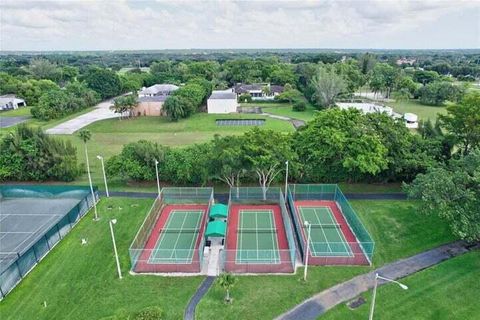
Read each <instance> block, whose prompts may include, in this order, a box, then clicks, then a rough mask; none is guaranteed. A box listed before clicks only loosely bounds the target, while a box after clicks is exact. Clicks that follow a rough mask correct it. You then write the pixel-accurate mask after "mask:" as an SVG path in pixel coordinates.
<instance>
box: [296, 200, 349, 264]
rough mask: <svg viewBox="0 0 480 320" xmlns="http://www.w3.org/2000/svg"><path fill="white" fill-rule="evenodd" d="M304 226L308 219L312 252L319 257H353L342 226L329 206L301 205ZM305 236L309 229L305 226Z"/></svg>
mask: <svg viewBox="0 0 480 320" xmlns="http://www.w3.org/2000/svg"><path fill="white" fill-rule="evenodd" d="M299 211H300V216H301V218H302V226H304V225H305V221H308V222H309V223H310V224H311V225H312V227H311V233H310V252H311V255H312V256H317V257H353V253H352V251H351V250H350V246H349V245H348V242H347V240H346V239H345V237H344V236H343V233H342V231H341V227H345V226H340V225H339V224H338V223H337V221H336V220H335V217H334V216H333V212H332V210H330V208H329V207H299ZM304 230H305V236H306V235H307V230H306V228H305V227H304Z"/></svg>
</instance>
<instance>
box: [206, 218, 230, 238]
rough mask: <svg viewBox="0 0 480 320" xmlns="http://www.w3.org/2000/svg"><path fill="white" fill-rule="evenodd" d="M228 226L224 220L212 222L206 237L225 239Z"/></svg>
mask: <svg viewBox="0 0 480 320" xmlns="http://www.w3.org/2000/svg"><path fill="white" fill-rule="evenodd" d="M226 228H227V224H226V223H225V222H224V221H222V220H215V221H210V222H209V223H208V225H207V231H206V232H205V237H225V230H226Z"/></svg>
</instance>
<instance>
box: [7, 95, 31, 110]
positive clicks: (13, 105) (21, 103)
mask: <svg viewBox="0 0 480 320" xmlns="http://www.w3.org/2000/svg"><path fill="white" fill-rule="evenodd" d="M26 106H27V103H26V102H25V100H23V99H20V98H18V97H17V96H15V95H14V94H6V95H4V96H0V111H5V110H12V109H18V108H19V107H26Z"/></svg>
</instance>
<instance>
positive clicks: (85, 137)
mask: <svg viewBox="0 0 480 320" xmlns="http://www.w3.org/2000/svg"><path fill="white" fill-rule="evenodd" d="M78 137H79V138H80V140H82V141H83V146H84V147H85V160H86V164H87V174H88V182H89V184H90V192H91V193H92V198H93V199H94V201H95V195H94V193H93V184H92V175H91V174H90V162H89V160H88V148H87V142H88V141H89V140H90V139H91V138H92V133H91V132H90V131H89V130H88V129H82V130H80V131H79V132H78ZM93 207H94V209H95V218H94V219H95V220H98V215H97V206H96V205H95V203H94V206H93Z"/></svg>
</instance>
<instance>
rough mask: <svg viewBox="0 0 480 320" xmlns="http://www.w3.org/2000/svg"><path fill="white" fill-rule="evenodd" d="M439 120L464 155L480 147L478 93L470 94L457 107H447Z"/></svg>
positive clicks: (479, 102)
mask: <svg viewBox="0 0 480 320" xmlns="http://www.w3.org/2000/svg"><path fill="white" fill-rule="evenodd" d="M439 120H440V125H441V127H442V128H444V129H445V130H446V131H447V132H448V133H449V134H450V135H451V136H452V137H453V138H454V141H455V142H456V143H458V144H459V145H460V148H461V150H462V153H463V154H464V155H467V154H468V153H469V152H470V151H471V150H472V149H474V148H477V147H480V93H478V92H472V93H470V94H468V95H466V96H465V97H464V98H463V100H462V101H461V102H460V103H459V104H458V105H450V106H448V107H447V114H446V115H440V116H439Z"/></svg>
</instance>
